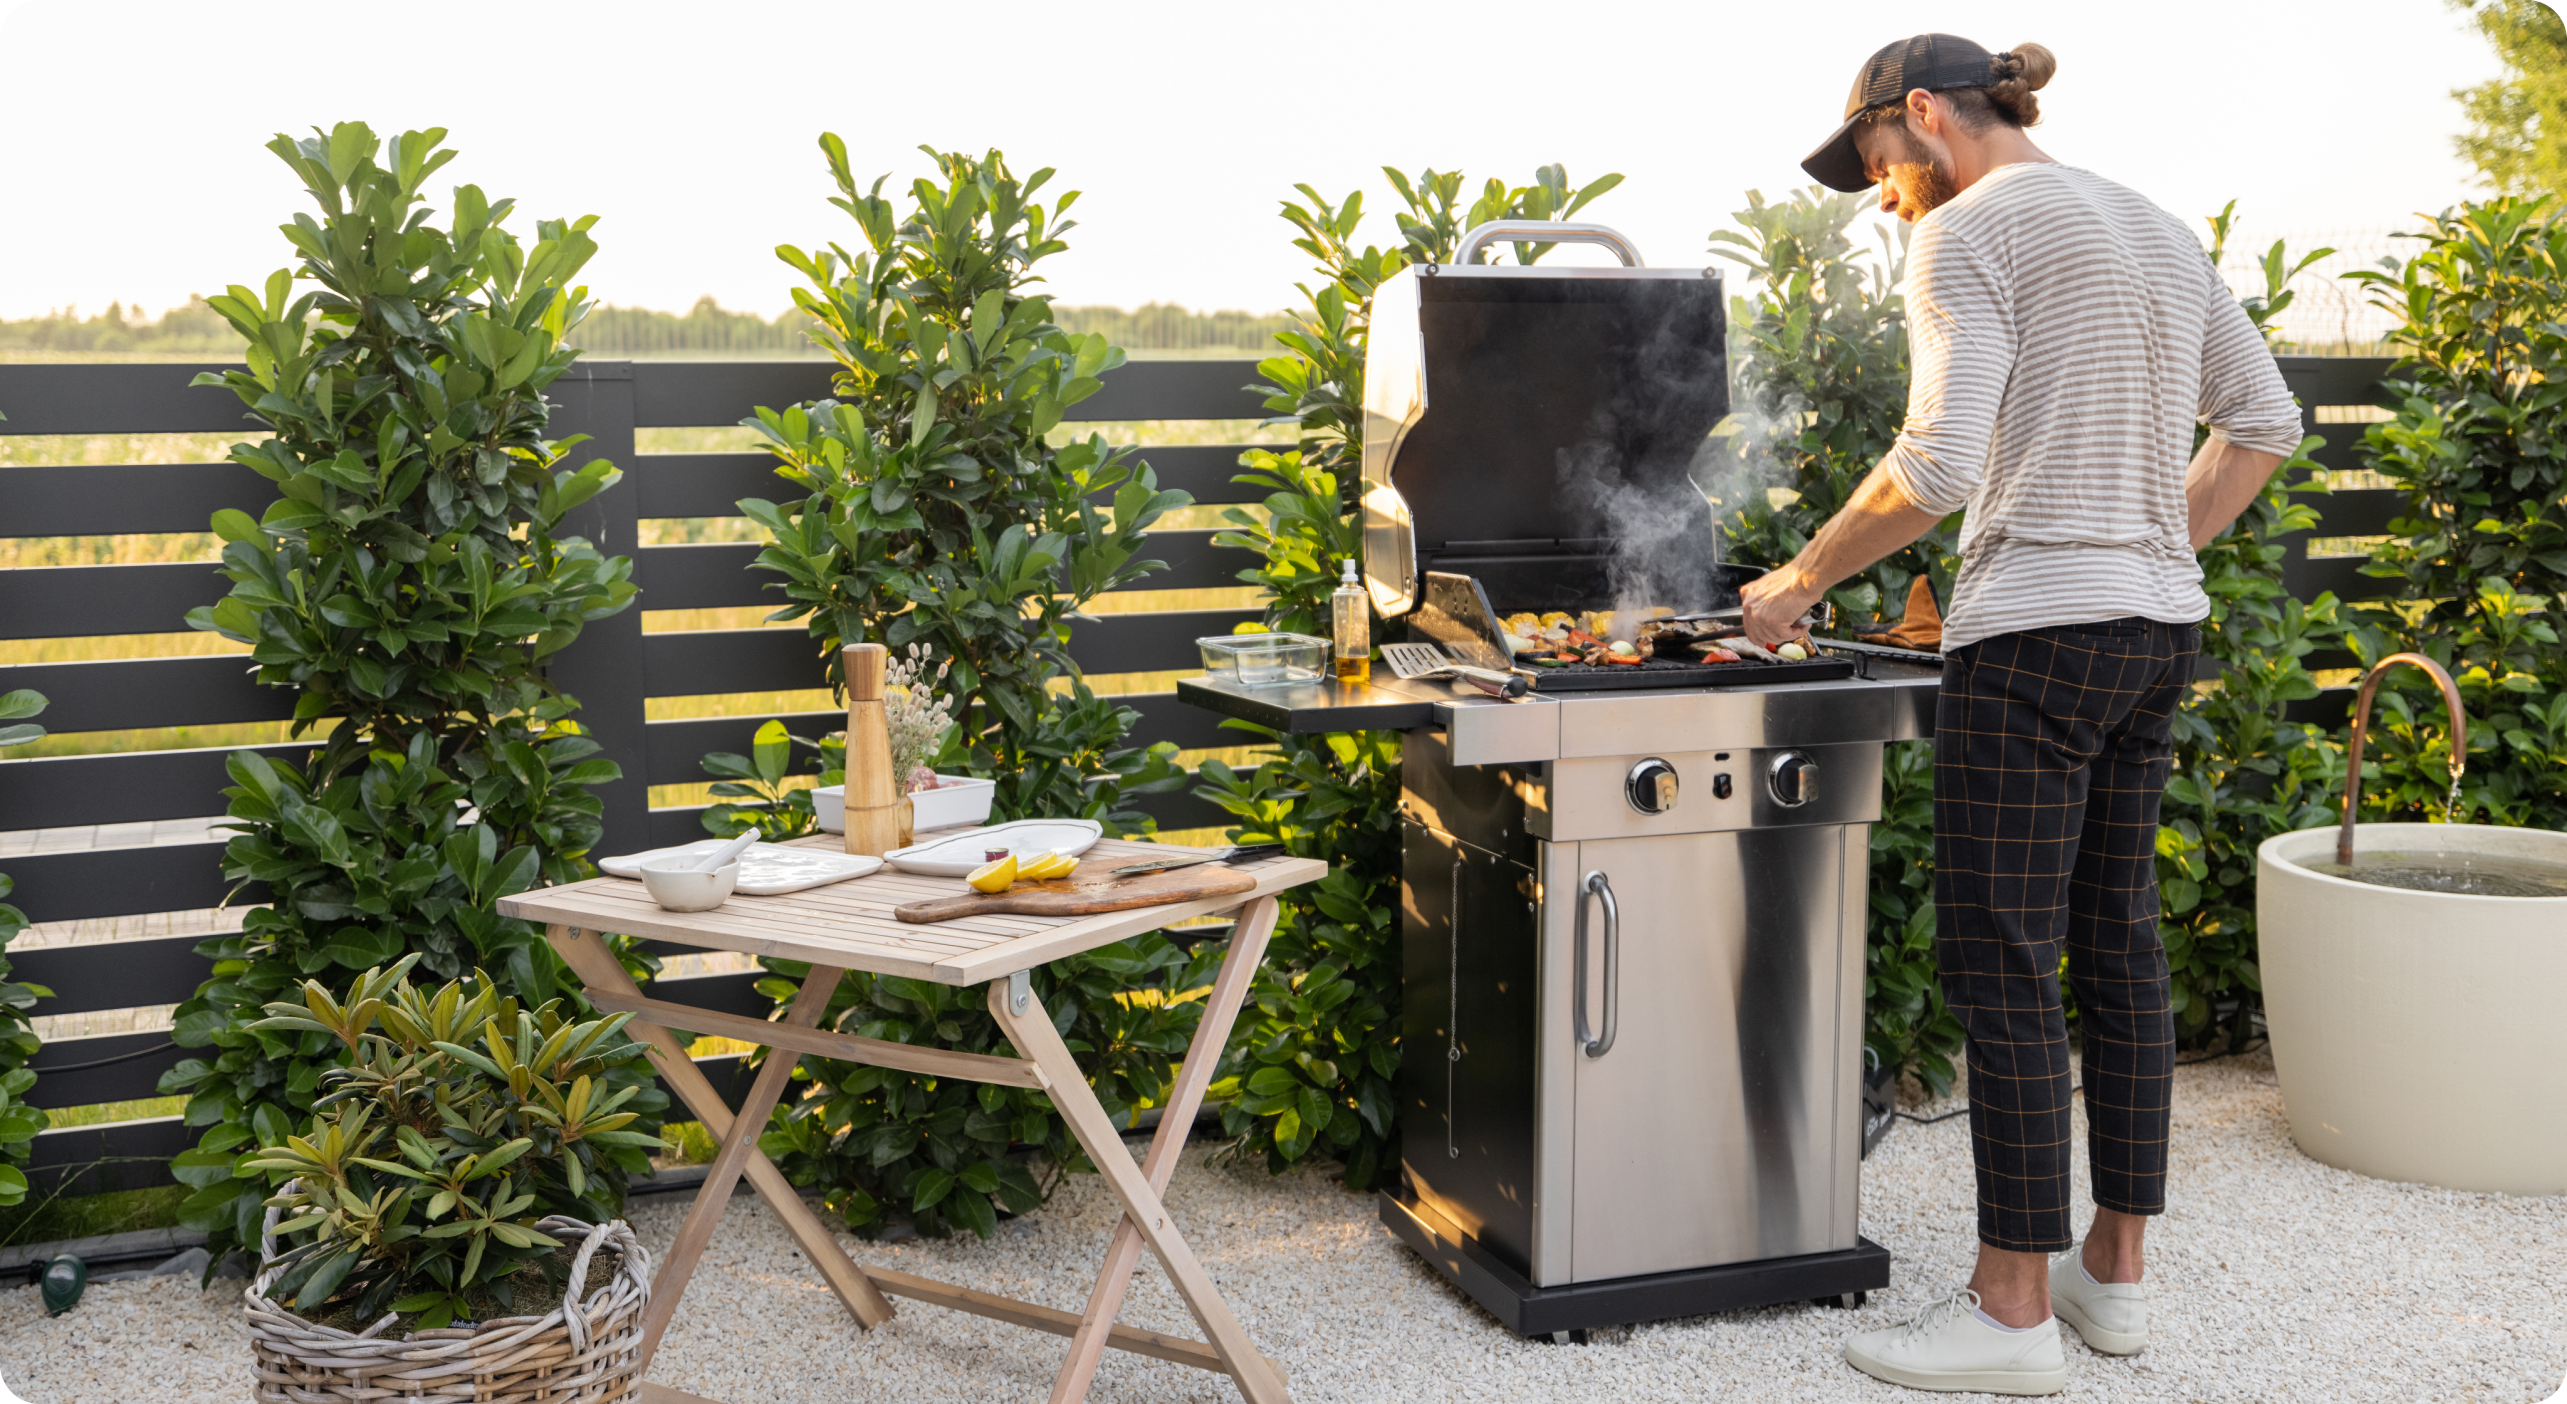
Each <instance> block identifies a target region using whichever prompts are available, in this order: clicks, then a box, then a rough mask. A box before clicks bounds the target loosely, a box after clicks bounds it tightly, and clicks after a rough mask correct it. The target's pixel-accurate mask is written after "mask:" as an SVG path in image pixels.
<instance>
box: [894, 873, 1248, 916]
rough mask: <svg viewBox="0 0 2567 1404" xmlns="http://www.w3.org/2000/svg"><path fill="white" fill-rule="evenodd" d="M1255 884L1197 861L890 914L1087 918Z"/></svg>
mask: <svg viewBox="0 0 2567 1404" xmlns="http://www.w3.org/2000/svg"><path fill="white" fill-rule="evenodd" d="M1256 886H1257V880H1256V878H1254V877H1252V876H1250V875H1249V874H1247V873H1243V872H1240V871H1239V870H1237V869H1235V868H1227V867H1223V866H1222V865H1221V864H1219V863H1197V864H1195V865H1194V866H1193V867H1190V868H1177V869H1174V870H1173V871H1169V872H1164V873H1136V874H1134V875H1132V876H1130V877H1113V876H1110V875H1107V874H1104V873H1099V874H1098V875H1096V876H1094V877H1086V876H1081V875H1073V876H1070V877H1065V878H1054V879H1052V880H1051V881H1049V882H1020V883H1018V884H1016V885H1015V886H1014V887H1011V888H1009V889H1007V890H1006V891H1005V892H965V893H964V894H963V895H961V896H959V897H939V898H937V899H936V900H934V901H931V902H910V903H907V904H905V905H903V906H898V907H894V908H892V909H891V914H892V915H893V916H896V917H898V918H900V919H901V920H902V921H905V922H909V923H910V924H912V925H916V926H925V925H928V924H930V923H933V922H939V921H952V920H954V919H955V918H957V917H969V916H990V915H993V914H997V913H1007V914H1010V915H1014V916H1092V915H1094V914H1096V913H1098V912H1120V911H1128V910H1130V909H1131V908H1134V907H1157V906H1164V905H1166V904H1167V903H1170V902H1192V901H1195V900H1197V899H1198V898H1203V897H1227V896H1229V895H1230V894H1232V893H1234V892H1251V891H1254V890H1255V889H1256Z"/></svg>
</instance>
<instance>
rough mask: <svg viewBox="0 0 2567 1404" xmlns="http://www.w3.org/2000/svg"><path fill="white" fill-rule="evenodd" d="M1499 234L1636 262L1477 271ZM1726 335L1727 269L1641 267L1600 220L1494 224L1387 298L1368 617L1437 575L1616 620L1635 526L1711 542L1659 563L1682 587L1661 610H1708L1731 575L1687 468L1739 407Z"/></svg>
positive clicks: (1377, 320) (1368, 421) (1402, 278)
mask: <svg viewBox="0 0 2567 1404" xmlns="http://www.w3.org/2000/svg"><path fill="white" fill-rule="evenodd" d="M1501 239H1507V240H1519V241H1531V242H1545V243H1562V242H1588V243H1598V244H1603V245H1605V246H1606V247H1608V248H1611V249H1612V250H1614V252H1615V253H1616V254H1618V255H1619V256H1620V257H1621V258H1622V260H1623V266H1621V267H1618V268H1542V267H1538V266H1531V267H1523V266H1493V265H1485V264H1479V263H1476V262H1474V261H1473V260H1474V259H1475V258H1476V257H1477V255H1478V251H1479V250H1480V248H1481V247H1482V246H1484V245H1486V244H1488V243H1491V242H1494V241H1496V240H1501ZM1727 332H1728V322H1727V317H1726V314H1725V311H1724V309H1723V305H1722V289H1721V279H1720V274H1719V272H1718V271H1717V270H1714V269H1708V268H1700V269H1696V268H1647V267H1643V266H1641V263H1640V257H1639V254H1638V253H1637V252H1636V251H1634V250H1633V249H1632V247H1631V244H1630V241H1629V240H1627V239H1624V238H1623V237H1622V236H1621V235H1620V234H1618V233H1615V232H1614V231H1613V230H1611V229H1608V228H1606V227H1604V226H1602V225H1591V224H1567V223H1548V222H1535V221H1502V222H1497V223H1491V224H1483V225H1480V226H1479V227H1477V228H1475V229H1473V230H1471V231H1470V233H1468V234H1467V235H1465V236H1464V237H1463V240H1462V243H1461V247H1460V249H1459V251H1458V252H1457V253H1456V254H1455V261H1454V263H1453V264H1451V265H1449V266H1441V267H1439V266H1437V265H1433V264H1425V265H1419V266H1416V267H1411V268H1408V269H1405V270H1402V271H1401V272H1400V273H1399V274H1398V275H1397V276H1395V277H1393V278H1391V279H1390V280H1389V281H1387V282H1385V283H1384V284H1382V286H1381V289H1380V291H1379V292H1378V293H1377V294H1376V295H1375V298H1374V302H1373V319H1372V326H1371V332H1370V335H1369V337H1368V339H1367V347H1368V349H1367V351H1366V353H1365V363H1364V457H1363V530H1364V547H1363V550H1364V562H1363V563H1364V583H1365V587H1366V588H1367V589H1368V590H1369V591H1370V592H1371V594H1372V598H1373V604H1374V606H1375V607H1376V608H1378V609H1379V610H1381V612H1382V613H1383V614H1385V615H1398V614H1405V613H1407V612H1408V611H1410V610H1411V609H1413V608H1415V607H1416V606H1417V604H1418V602H1419V599H1420V595H1421V590H1422V588H1423V586H1422V582H1423V578H1424V575H1425V572H1427V571H1429V570H1437V571H1450V572H1458V573H1463V574H1468V575H1471V576H1474V577H1476V578H1478V579H1479V580H1480V581H1481V583H1482V584H1483V585H1484V586H1485V587H1486V589H1487V591H1488V594H1489V597H1490V599H1491V601H1492V602H1493V603H1494V604H1495V606H1496V607H1497V608H1499V609H1502V610H1509V609H1520V608H1545V609H1549V608H1579V607H1585V608H1604V607H1608V606H1610V605H1611V604H1612V603H1613V599H1614V587H1615V580H1614V571H1615V566H1616V561H1617V554H1618V552H1620V551H1621V550H1622V549H1623V548H1624V546H1625V544H1626V543H1627V542H1628V541H1629V540H1630V539H1631V538H1632V537H1633V536H1634V535H1635V532H1634V530H1633V528H1634V525H1635V523H1637V524H1639V525H1641V526H1643V527H1645V530H1646V532H1647V533H1648V534H1649V535H1651V536H1653V537H1655V538H1658V539H1661V540H1664V539H1667V538H1671V537H1672V538H1675V539H1677V540H1680V541H1681V540H1690V541H1698V542H1700V543H1701V549H1700V550H1699V552H1689V551H1683V550H1678V551H1673V552H1669V551H1659V552H1656V553H1654V555H1653V564H1654V565H1655V567H1656V570H1655V571H1654V572H1653V574H1664V573H1666V572H1667V571H1669V570H1670V569H1672V570H1673V571H1674V572H1675V574H1676V575H1677V576H1678V577H1679V578H1677V579H1674V580H1672V581H1669V582H1668V584H1667V586H1666V593H1668V594H1670V595H1673V596H1676V597H1679V598H1673V599H1668V600H1666V601H1664V602H1665V603H1669V604H1676V603H1680V602H1682V601H1683V600H1684V599H1685V598H1687V597H1689V598H1690V599H1692V600H1697V601H1700V602H1701V604H1700V605H1699V606H1697V607H1708V606H1709V605H1710V604H1711V602H1712V601H1713V600H1714V599H1716V598H1717V597H1718V596H1719V595H1720V593H1721V592H1722V591H1721V586H1722V584H1723V578H1722V572H1721V571H1720V569H1719V567H1717V566H1716V565H1715V563H1714V559H1713V554H1714V553H1713V548H1712V537H1711V529H1712V521H1713V518H1712V513H1711V508H1710V505H1709V504H1708V503H1707V502H1705V501H1704V500H1703V497H1702V494H1701V493H1700V491H1698V490H1696V489H1695V488H1693V487H1692V485H1691V483H1690V482H1689V481H1688V478H1687V469H1688V468H1689V467H1690V466H1691V465H1692V463H1693V461H1694V459H1695V457H1696V455H1697V454H1699V453H1701V452H1702V451H1703V450H1704V448H1705V439H1706V438H1707V436H1708V435H1709V434H1710V432H1711V430H1712V429H1713V428H1714V427H1715V426H1716V425H1718V424H1719V423H1720V421H1721V419H1722V417H1723V416H1725V415H1726V414H1727V413H1728V412H1729V364H1728V352H1727ZM1671 561H1672V563H1673V564H1672V565H1671V564H1670V562H1671ZM1695 561H1698V562H1699V566H1698V567H1697V566H1696V565H1694V564H1693V562H1695ZM1697 572H1698V573H1699V574H1700V576H1701V578H1700V579H1699V580H1696V579H1693V578H1692V576H1693V575H1694V574H1695V573H1697ZM1729 588H1730V589H1731V590H1733V591H1734V589H1735V585H1734V583H1731V584H1730V585H1729Z"/></svg>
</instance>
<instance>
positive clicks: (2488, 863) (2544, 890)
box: [2306, 852, 2567, 897]
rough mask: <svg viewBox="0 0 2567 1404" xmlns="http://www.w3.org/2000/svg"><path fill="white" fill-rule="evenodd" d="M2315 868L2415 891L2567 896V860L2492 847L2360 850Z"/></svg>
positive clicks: (2311, 867) (2312, 867)
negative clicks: (2348, 861)
mask: <svg viewBox="0 0 2567 1404" xmlns="http://www.w3.org/2000/svg"><path fill="white" fill-rule="evenodd" d="M2306 866H2307V868H2308V870H2309V871H2311V872H2314V873H2324V874H2326V875H2327V876H2328V877H2340V878H2350V879H2352V880H2353V881H2355V882H2367V883H2370V884H2372V885H2373V886H2376V887H2402V888H2405V889H2406V890H2408V891H2410V892H2449V893H2454V894H2457V895H2459V896H2464V897H2567V863H2554V862H2550V861H2547V860H2545V859H2540V858H2511V857H2498V856H2495V855H2493V854H2487V853H2395V852H2383V853H2356V854H2354V855H2353V864H2352V866H2351V867H2349V868H2348V867H2346V866H2345V865H2344V864H2342V863H2331V862H2330V863H2310V864H2307V865H2306Z"/></svg>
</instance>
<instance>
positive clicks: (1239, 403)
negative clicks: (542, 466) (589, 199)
mask: <svg viewBox="0 0 2567 1404" xmlns="http://www.w3.org/2000/svg"><path fill="white" fill-rule="evenodd" d="M629 364H631V366H632V367H633V376H634V382H635V386H636V390H637V394H638V397H639V401H638V403H639V409H638V410H637V414H638V418H636V419H635V420H634V423H635V424H637V425H639V426H640V427H642V428H645V429H692V428H700V427H703V426H705V425H720V424H737V423H739V422H740V421H741V420H742V419H744V418H746V417H747V416H748V414H749V412H750V410H751V409H753V408H755V407H756V406H759V405H765V406H768V407H770V408H779V407H782V406H784V405H789V404H793V403H796V402H798V401H803V400H818V399H824V398H827V397H828V395H829V393H830V389H829V381H830V377H831V376H833V375H835V374H836V373H837V369H838V367H837V363H836V362H833V361H634V362H630V363H629ZM1254 379H1256V362H1255V361H1254V360H1253V359H1248V360H1228V359H1223V360H1208V359H1207V360H1200V361H1134V362H1131V363H1129V364H1127V365H1125V366H1124V367H1123V368H1122V369H1121V370H1119V371H1112V372H1108V373H1107V374H1106V376H1105V377H1104V387H1105V388H1103V389H1101V390H1099V391H1097V393H1096V394H1094V395H1092V396H1090V397H1089V398H1087V399H1085V400H1082V401H1080V402H1079V403H1078V404H1077V405H1074V406H1072V407H1071V411H1070V416H1069V417H1070V418H1071V419H1073V420H1079V421H1087V422H1095V421H1103V420H1133V419H1263V418H1265V417H1266V415H1267V413H1268V411H1267V410H1266V408H1265V403H1264V401H1263V400H1262V399H1259V398H1257V397H1254V396H1250V395H1248V394H1246V393H1245V392H1243V391H1242V390H1241V389H1240V387H1241V386H1243V385H1246V384H1248V383H1249V382H1250V381H1252V380H1254ZM21 432H25V433H64V432H73V431H65V430H24V431H21Z"/></svg>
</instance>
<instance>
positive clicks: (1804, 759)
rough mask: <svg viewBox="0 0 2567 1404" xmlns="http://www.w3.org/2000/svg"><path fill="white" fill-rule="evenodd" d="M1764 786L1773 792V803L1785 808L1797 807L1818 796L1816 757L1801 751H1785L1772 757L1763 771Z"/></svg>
mask: <svg viewBox="0 0 2567 1404" xmlns="http://www.w3.org/2000/svg"><path fill="white" fill-rule="evenodd" d="M1765 784H1766V788H1768V789H1770V790H1772V791H1773V793H1774V803H1776V804H1779V805H1781V806H1782V807H1783V808H1785V809H1798V808H1800V807H1801V806H1802V805H1804V804H1807V803H1809V802H1810V801H1811V800H1814V799H1816V798H1818V758H1817V757H1816V756H1812V755H1809V754H1808V753H1806V752H1802V751H1785V752H1783V753H1782V754H1781V755H1779V756H1776V757H1774V763H1773V765H1772V767H1771V768H1769V769H1768V770H1767V771H1766V772H1765Z"/></svg>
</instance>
